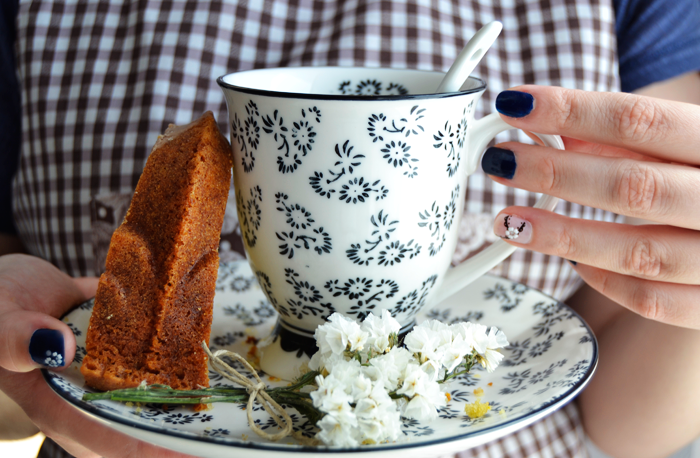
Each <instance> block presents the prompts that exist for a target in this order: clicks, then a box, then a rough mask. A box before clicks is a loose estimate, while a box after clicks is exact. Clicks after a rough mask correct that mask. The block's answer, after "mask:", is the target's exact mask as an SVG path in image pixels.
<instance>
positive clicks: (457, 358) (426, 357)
mask: <svg viewBox="0 0 700 458" xmlns="http://www.w3.org/2000/svg"><path fill="white" fill-rule="evenodd" d="M400 329H401V326H400V325H399V323H398V322H397V321H396V320H395V319H394V318H393V317H392V316H391V314H390V313H389V312H388V311H386V310H385V311H384V312H383V313H382V316H381V318H380V317H377V316H375V315H373V314H371V313H370V314H369V316H368V317H367V318H366V319H365V320H364V321H363V322H362V324H358V323H357V322H355V321H354V320H351V319H348V318H346V317H344V316H343V315H341V314H339V313H334V314H333V315H331V317H330V318H329V321H328V322H327V323H326V324H324V325H322V326H320V327H318V328H317V330H316V335H315V337H316V345H317V346H318V348H319V350H318V352H317V353H316V354H315V355H314V356H313V357H312V358H311V361H310V362H309V368H310V369H311V370H312V371H317V372H318V373H319V375H317V376H316V378H315V382H316V385H317V386H318V389H316V390H315V391H313V392H311V393H310V396H311V399H312V402H313V405H314V407H316V408H317V409H318V410H320V411H321V412H322V413H323V414H325V415H324V416H323V418H322V419H321V420H320V421H319V422H318V423H317V426H318V427H319V428H320V430H321V431H320V432H319V433H318V435H317V438H318V439H320V440H321V441H322V442H324V443H325V444H327V445H337V446H344V447H355V446H357V445H359V444H374V443H381V442H387V441H394V440H396V439H397V438H398V437H399V434H400V433H401V421H400V420H401V416H404V417H406V418H413V419H416V420H423V421H429V420H432V419H434V418H436V417H437V409H438V408H439V407H442V406H444V405H445V404H446V402H447V395H446V392H444V391H443V390H442V388H441V386H442V384H443V383H444V382H446V381H447V380H449V379H451V378H453V377H456V376H458V375H461V374H464V373H466V372H468V371H469V370H471V368H472V366H473V365H474V364H477V363H478V364H481V365H483V367H484V368H486V370H488V371H493V370H494V369H495V368H496V367H497V366H498V364H499V363H500V361H501V359H502V358H503V355H502V354H501V353H500V352H499V351H498V349H499V348H503V347H505V346H506V345H508V340H507V339H506V336H505V334H504V333H503V332H502V331H499V330H498V329H496V328H490V329H489V328H487V327H486V326H483V325H479V324H474V323H469V322H463V323H457V324H453V325H447V324H444V323H441V322H439V321H436V320H428V321H425V322H423V323H421V324H420V325H417V326H415V327H414V328H413V330H412V331H411V332H410V333H408V334H407V335H406V337H405V339H404V342H403V343H404V346H399V336H398V333H399V331H400Z"/></svg>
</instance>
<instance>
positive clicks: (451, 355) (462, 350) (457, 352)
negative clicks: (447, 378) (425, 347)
mask: <svg viewBox="0 0 700 458" xmlns="http://www.w3.org/2000/svg"><path fill="white" fill-rule="evenodd" d="M473 348H474V347H473V345H472V339H471V338H470V339H469V340H467V339H466V338H465V337H464V336H463V335H461V334H455V335H454V339H453V340H452V342H450V343H449V344H445V345H443V346H442V347H441V352H442V360H440V362H441V363H442V365H443V366H444V367H445V370H446V371H447V373H448V374H449V373H450V372H452V371H453V370H455V368H456V367H457V366H459V365H460V364H461V363H462V360H464V357H465V356H466V355H468V354H469V353H471V351H472V349H473Z"/></svg>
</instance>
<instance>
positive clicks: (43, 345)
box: [29, 329, 65, 367]
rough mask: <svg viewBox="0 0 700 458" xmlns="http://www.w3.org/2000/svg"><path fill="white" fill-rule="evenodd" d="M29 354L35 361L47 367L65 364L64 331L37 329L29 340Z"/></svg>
mask: <svg viewBox="0 0 700 458" xmlns="http://www.w3.org/2000/svg"><path fill="white" fill-rule="evenodd" d="M29 354H30V355H31V357H32V359H33V360H34V362H35V363H38V364H41V365H42V366H46V367H61V366H63V365H64V364H65V361H64V358H65V352H64V345H63V333H61V332H60V331H56V330H55V329H37V330H36V331H34V334H32V338H31V340H30V341H29Z"/></svg>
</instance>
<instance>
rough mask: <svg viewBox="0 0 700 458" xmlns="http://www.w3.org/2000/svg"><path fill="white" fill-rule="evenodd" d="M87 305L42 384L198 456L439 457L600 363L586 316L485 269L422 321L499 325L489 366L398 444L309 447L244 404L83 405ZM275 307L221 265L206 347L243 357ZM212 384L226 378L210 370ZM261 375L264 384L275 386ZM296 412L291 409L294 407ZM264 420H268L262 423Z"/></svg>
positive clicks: (122, 426) (473, 442) (490, 432)
mask: <svg viewBox="0 0 700 458" xmlns="http://www.w3.org/2000/svg"><path fill="white" fill-rule="evenodd" d="M91 308H92V303H91V302H88V303H85V304H83V305H81V306H80V307H79V308H76V309H75V310H73V311H72V312H70V313H69V314H68V315H67V316H66V317H65V318H64V321H65V322H66V323H68V324H69V326H70V327H71V328H72V329H73V331H74V332H75V335H76V340H77V342H78V349H77V352H76V360H75V361H74V362H73V364H72V365H71V366H70V367H68V368H67V369H66V370H64V371H63V372H61V373H60V374H58V373H53V372H49V371H46V370H44V371H43V374H44V377H45V379H46V381H47V383H48V384H49V385H50V386H51V388H52V389H53V390H54V391H56V393H58V394H59V395H60V396H61V397H62V398H64V399H65V400H66V401H67V402H69V403H70V404H71V405H73V406H74V407H75V408H77V409H79V410H80V411H82V412H83V413H85V414H86V415H88V416H90V417H92V418H94V419H96V420H98V421H100V422H101V423H103V424H105V425H107V426H109V427H111V428H114V429H115V430H118V431H121V432H123V433H125V434H128V435H129V436H132V437H135V438H138V439H141V440H143V441H146V442H150V443H153V444H156V445H159V446H161V447H164V448H168V449H172V450H177V451H179V452H181V453H187V454H191V455H195V456H201V457H212V458H214V457H230V456H234V455H235V456H237V457H241V456H251V457H273V456H274V457H281V456H283V455H287V456H292V455H297V456H298V455H299V453H306V454H313V455H314V456H324V457H325V456H327V457H331V456H333V455H337V454H339V453H340V454H343V456H345V457H351V456H358V457H359V456H362V457H367V456H368V455H372V456H381V457H387V458H388V457H397V458H398V457H401V458H405V457H406V456H407V455H408V454H410V456H411V457H416V456H436V455H441V454H447V453H455V452H458V451H461V450H465V449H467V448H470V447H474V446H477V445H481V444H483V443H486V442H489V441H492V440H495V439H498V438H500V437H502V436H505V435H508V434H510V433H512V432H514V431H516V430H518V429H520V428H523V427H525V426H527V425H529V424H531V423H533V422H535V421H537V420H539V419H540V418H542V417H544V416H546V415H548V414H549V413H551V412H553V411H554V410H556V409H558V408H560V407H562V406H563V405H565V404H566V403H567V402H569V401H571V400H572V399H573V398H574V397H575V396H576V395H577V394H578V393H579V392H580V391H581V389H582V388H583V387H584V386H585V385H586V383H587V382H588V381H589V380H590V378H591V376H592V375H593V372H594V370H595V367H596V364H597V361H598V346H597V343H596V340H595V337H594V336H593V333H592V332H591V330H590V329H589V327H588V326H587V325H586V323H585V322H584V321H583V320H582V319H581V318H580V317H579V316H578V315H577V314H576V313H575V312H574V311H573V310H571V309H570V308H569V307H567V306H566V305H564V304H561V303H559V302H557V301H556V300H555V299H552V298H551V297H549V296H546V295H544V294H543V293H541V292H539V291H536V290H533V289H529V288H528V287H526V286H523V285H521V284H518V283H513V282H511V281H508V280H504V279H501V278H497V277H493V276H488V275H487V276H484V277H482V278H480V279H478V280H477V281H475V282H474V283H472V284H471V285H470V286H468V287H467V288H465V289H463V290H462V291H460V292H459V293H457V294H455V295H454V296H452V297H451V298H449V299H448V300H446V301H445V302H443V303H441V304H439V305H438V306H437V307H435V308H433V309H432V310H427V311H424V312H423V313H421V314H420V315H419V316H418V320H419V321H420V320H421V319H425V318H435V319H439V320H442V321H445V322H451V321H454V320H468V321H473V322H478V323H482V324H485V325H488V326H497V327H498V328H500V329H502V330H503V331H504V332H505V333H506V336H508V340H509V341H510V343H511V346H510V347H508V348H507V349H506V351H505V352H504V353H505V358H504V360H503V362H502V363H501V365H500V366H499V367H498V368H497V369H496V371H495V372H493V373H491V374H489V373H487V372H486V371H483V370H478V369H477V370H473V371H472V373H471V374H468V375H467V376H462V377H459V378H457V379H455V380H453V381H451V382H450V383H449V385H448V391H449V392H450V393H451V396H452V400H451V401H450V402H449V403H448V404H447V407H445V408H443V409H441V411H440V417H439V418H438V419H437V420H435V421H433V422H431V423H430V424H422V423H419V422H417V421H414V420H405V421H404V424H403V432H404V437H403V438H402V439H401V440H399V441H398V442H396V443H390V444H381V445H373V446H362V447H360V448H355V449H337V448H327V447H319V448H309V447H302V446H300V445H297V444H296V443H295V441H294V440H293V439H283V440H282V441H280V442H278V443H273V442H269V441H266V440H263V439H261V438H260V437H258V436H256V435H255V434H254V433H253V432H252V431H251V430H250V429H249V428H248V425H247V419H246V415H245V411H244V410H243V406H241V405H237V404H214V407H213V409H212V410H208V411H203V412H194V411H192V410H191V409H190V408H187V407H171V408H170V409H168V410H167V411H165V410H163V408H162V406H160V405H150V404H148V405H145V406H141V407H138V406H136V405H129V404H124V403H120V402H116V401H97V402H84V401H82V396H83V394H84V393H86V392H91V391H92V390H91V389H90V388H87V387H86V386H85V384H84V380H83V377H82V375H81V374H80V371H79V368H80V362H81V361H82V357H83V356H84V354H85V347H84V346H85V333H86V330H87V327H88V321H89V318H90V313H91ZM276 317H277V313H276V312H275V311H274V310H273V309H272V307H271V306H270V305H269V304H268V302H267V300H266V299H265V297H264V295H263V293H262V291H261V290H260V288H259V286H258V283H257V280H256V278H255V275H254V274H253V273H252V272H251V270H250V267H249V266H248V263H247V262H245V261H240V262H235V263H230V264H226V265H223V266H222V267H221V268H220V270H219V278H218V280H217V292H216V297H215V299H214V323H213V326H212V331H211V340H210V347H211V348H212V350H213V349H228V350H232V351H235V352H237V353H240V354H242V355H246V354H247V352H248V350H249V349H250V348H251V344H250V343H246V341H247V340H249V339H248V337H249V336H252V337H255V338H257V339H260V338H264V337H265V336H267V335H268V334H269V333H270V331H271V329H272V327H273V326H274V324H275V320H276ZM210 377H211V385H212V386H214V385H217V384H223V383H222V380H221V377H220V376H217V375H216V374H214V373H213V372H210ZM264 380H265V381H266V382H268V383H269V384H270V385H274V384H275V383H279V382H276V381H274V380H273V381H271V380H270V379H269V377H267V376H266V377H264ZM477 388H481V389H483V391H484V395H483V396H482V397H481V398H480V400H481V402H489V403H490V404H491V406H492V409H491V411H490V412H489V413H488V414H487V415H486V416H485V417H483V418H480V419H478V420H471V419H469V417H467V416H466V414H465V412H464V406H465V404H466V403H470V402H474V401H475V400H476V399H477V397H476V396H475V394H474V390H475V389H477ZM292 412H293V413H292ZM290 413H292V418H293V419H294V425H295V429H296V430H300V431H302V432H305V433H308V435H313V434H314V432H315V431H314V429H313V427H312V426H311V425H309V424H308V423H307V422H306V420H305V418H304V417H301V416H300V415H299V414H298V413H296V411H292V410H290ZM254 418H255V419H256V422H259V423H260V424H262V425H269V426H268V427H270V428H276V426H274V424H273V422H272V421H271V419H270V416H269V415H268V414H267V413H265V411H264V410H262V409H259V410H257V411H255V412H254ZM263 427H264V426H263Z"/></svg>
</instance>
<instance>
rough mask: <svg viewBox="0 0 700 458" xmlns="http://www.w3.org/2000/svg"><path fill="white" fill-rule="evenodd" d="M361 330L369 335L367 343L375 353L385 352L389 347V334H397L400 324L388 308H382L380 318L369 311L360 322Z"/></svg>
mask: <svg viewBox="0 0 700 458" xmlns="http://www.w3.org/2000/svg"><path fill="white" fill-rule="evenodd" d="M362 330H363V331H364V332H366V333H367V334H368V335H369V338H368V339H367V344H368V345H369V346H370V348H371V349H372V350H374V351H375V352H377V353H385V352H386V351H387V350H388V349H389V336H390V335H391V334H398V333H399V331H400V330H401V325H400V324H399V322H398V321H396V319H395V318H394V317H393V316H391V313H389V311H388V310H384V311H382V317H381V318H379V317H377V316H376V315H374V314H373V313H370V314H369V315H368V316H367V318H365V320H364V321H363V322H362Z"/></svg>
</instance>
